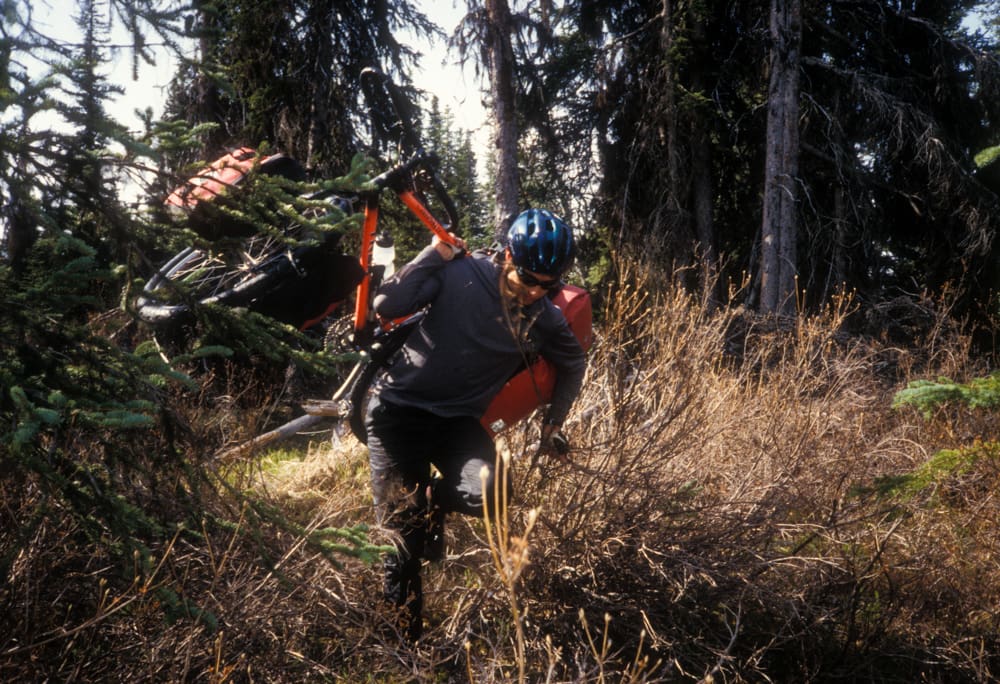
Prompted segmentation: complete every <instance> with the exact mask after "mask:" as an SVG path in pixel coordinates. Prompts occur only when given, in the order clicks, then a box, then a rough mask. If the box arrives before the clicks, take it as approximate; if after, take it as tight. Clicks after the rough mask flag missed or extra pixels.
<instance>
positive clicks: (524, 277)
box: [514, 266, 559, 290]
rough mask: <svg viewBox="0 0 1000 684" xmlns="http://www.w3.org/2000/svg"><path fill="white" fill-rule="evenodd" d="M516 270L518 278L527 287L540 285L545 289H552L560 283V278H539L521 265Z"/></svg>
mask: <svg viewBox="0 0 1000 684" xmlns="http://www.w3.org/2000/svg"><path fill="white" fill-rule="evenodd" d="M514 270H515V271H516V272H517V279H518V280H520V281H521V284H522V285H524V286H525V287H540V288H542V289H543V290H551V289H552V288H554V287H556V286H557V285H559V279H558V278H555V279H554V280H539V279H538V278H536V277H535V276H533V275H531V274H530V273H528V272H527V271H525V270H524V269H523V268H521V267H520V266H518V267H516V268H515V269H514Z"/></svg>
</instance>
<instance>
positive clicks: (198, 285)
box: [136, 235, 308, 325]
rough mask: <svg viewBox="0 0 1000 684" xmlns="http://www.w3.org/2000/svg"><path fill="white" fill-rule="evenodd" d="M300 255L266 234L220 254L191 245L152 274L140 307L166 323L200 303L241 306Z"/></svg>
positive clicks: (150, 319)
mask: <svg viewBox="0 0 1000 684" xmlns="http://www.w3.org/2000/svg"><path fill="white" fill-rule="evenodd" d="M302 249H308V248H300V250H297V251H302ZM295 260H296V253H295V252H292V251H291V250H288V249H287V247H286V246H285V245H284V243H283V242H282V241H280V240H277V239H275V238H273V237H270V236H262V235H255V236H252V237H250V238H248V239H247V240H245V241H243V242H242V243H241V244H240V245H239V246H238V247H235V248H231V249H228V250H225V251H224V252H221V253H218V254H213V253H211V252H208V251H206V250H201V249H196V248H193V247H187V248H185V249H184V250H182V251H181V252H179V253H178V254H176V255H175V256H174V257H173V258H172V259H170V261H168V262H167V263H166V264H165V265H164V266H163V267H162V268H161V269H160V270H159V271H157V272H156V273H155V274H154V275H153V277H152V278H150V279H149V281H148V282H147V283H146V285H145V287H143V291H142V294H141V295H139V297H138V298H137V300H136V313H137V314H138V316H139V318H140V319H141V320H143V321H145V322H146V323H150V324H153V325H164V324H170V323H176V322H179V321H181V320H182V319H185V318H187V317H188V316H190V315H191V314H192V313H193V306H194V305H195V304H197V305H202V306H204V305H208V304H222V305H225V306H241V305H244V304H247V303H248V302H249V301H250V300H252V299H253V298H254V297H256V296H258V295H260V294H261V293H263V292H265V291H266V290H267V289H268V288H270V287H272V286H274V284H275V283H276V282H278V281H280V280H281V279H282V278H283V277H285V276H287V275H289V274H290V273H292V272H293V271H295Z"/></svg>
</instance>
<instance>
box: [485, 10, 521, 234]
mask: <svg viewBox="0 0 1000 684" xmlns="http://www.w3.org/2000/svg"><path fill="white" fill-rule="evenodd" d="M486 13H487V17H488V20H489V27H488V31H489V36H490V38H489V43H488V45H487V51H488V55H489V65H488V66H489V75H490V100H491V106H492V108H493V126H494V135H493V143H494V154H495V155H496V186H495V191H496V210H495V213H494V216H493V231H494V237H495V238H496V239H502V238H503V236H504V235H505V234H506V232H507V227H508V226H509V225H510V223H511V221H513V220H514V217H515V216H517V213H518V185H519V179H518V170H517V142H518V133H517V120H516V118H515V111H514V52H513V50H512V49H511V43H510V32H511V17H510V7H509V6H508V5H507V0H486Z"/></svg>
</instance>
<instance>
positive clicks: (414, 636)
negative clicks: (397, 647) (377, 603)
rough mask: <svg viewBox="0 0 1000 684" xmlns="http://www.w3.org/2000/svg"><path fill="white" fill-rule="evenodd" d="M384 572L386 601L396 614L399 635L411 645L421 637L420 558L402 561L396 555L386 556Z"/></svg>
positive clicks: (422, 623)
mask: <svg viewBox="0 0 1000 684" xmlns="http://www.w3.org/2000/svg"><path fill="white" fill-rule="evenodd" d="M384 569H385V587H384V592H385V600H386V602H387V603H389V604H390V606H391V607H392V608H393V609H394V610H395V611H396V615H395V619H396V624H397V627H398V628H399V632H400V634H401V635H402V636H403V638H405V639H406V640H407V641H409V642H411V643H413V642H416V641H417V640H418V639H420V637H421V635H422V634H423V629H424V622H423V614H422V613H423V606H424V596H423V588H422V582H421V579H420V559H419V558H408V559H406V560H402V559H401V558H400V557H399V555H398V554H393V555H390V556H387V557H386V559H385V562H384Z"/></svg>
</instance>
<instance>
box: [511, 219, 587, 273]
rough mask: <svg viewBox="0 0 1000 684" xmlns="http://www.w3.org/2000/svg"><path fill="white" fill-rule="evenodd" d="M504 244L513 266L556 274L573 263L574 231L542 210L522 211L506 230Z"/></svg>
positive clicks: (567, 268) (574, 252)
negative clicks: (505, 241)
mask: <svg viewBox="0 0 1000 684" xmlns="http://www.w3.org/2000/svg"><path fill="white" fill-rule="evenodd" d="M507 247H508V249H510V255H511V259H512V260H513V262H514V265H515V266H519V267H521V268H524V269H527V270H529V271H532V272H533V273H540V274H542V275H549V276H556V277H559V276H561V275H562V274H563V273H565V272H566V271H568V270H569V267H570V266H572V265H573V257H574V256H575V255H576V245H574V244H573V231H572V230H570V228H569V226H567V225H566V224H565V223H563V220H562V219H561V218H559V217H558V216H556V215H555V214H553V213H552V212H550V211H546V210H545V209H528V210H527V211H523V212H521V213H520V214H519V215H518V217H517V218H516V219H514V222H513V223H512V224H510V229H509V230H508V231H507Z"/></svg>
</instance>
